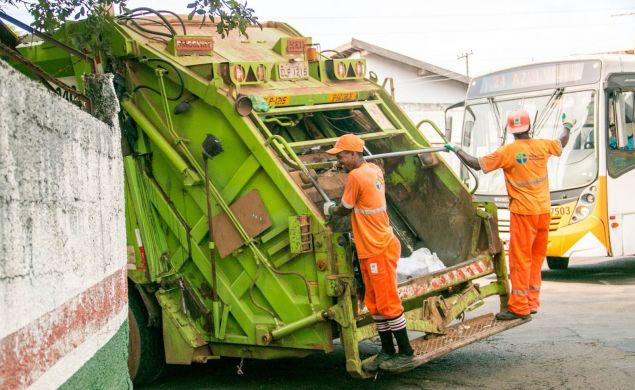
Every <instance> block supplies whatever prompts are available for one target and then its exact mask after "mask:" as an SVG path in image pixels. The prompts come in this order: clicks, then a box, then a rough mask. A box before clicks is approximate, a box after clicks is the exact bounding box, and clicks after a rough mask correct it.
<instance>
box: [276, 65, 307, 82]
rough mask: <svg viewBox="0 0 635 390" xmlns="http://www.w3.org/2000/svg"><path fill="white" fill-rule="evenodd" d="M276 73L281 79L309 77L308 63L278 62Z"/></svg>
mask: <svg viewBox="0 0 635 390" xmlns="http://www.w3.org/2000/svg"><path fill="white" fill-rule="evenodd" d="M278 75H279V76H280V79H282V80H293V79H306V78H309V64H307V63H306V62H289V63H285V64H278Z"/></svg>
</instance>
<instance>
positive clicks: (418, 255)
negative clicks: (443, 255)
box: [397, 248, 446, 283]
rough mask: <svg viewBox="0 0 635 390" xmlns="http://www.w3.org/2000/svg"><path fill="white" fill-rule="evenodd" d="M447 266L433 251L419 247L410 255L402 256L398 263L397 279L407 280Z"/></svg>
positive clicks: (400, 281) (400, 280) (399, 280)
mask: <svg viewBox="0 0 635 390" xmlns="http://www.w3.org/2000/svg"><path fill="white" fill-rule="evenodd" d="M444 268H446V267H445V264H443V262H442V261H441V260H440V259H439V257H437V254H436V253H431V252H430V249H428V248H419V249H417V250H416V251H414V252H412V254H411V255H410V257H402V258H400V259H399V262H398V263H397V281H398V282H399V283H402V282H405V281H406V280H408V279H412V278H416V277H417V276H421V275H425V274H429V273H432V272H436V271H439V270H442V269H444Z"/></svg>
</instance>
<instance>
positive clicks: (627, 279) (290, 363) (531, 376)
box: [146, 258, 635, 390]
mask: <svg viewBox="0 0 635 390" xmlns="http://www.w3.org/2000/svg"><path fill="white" fill-rule="evenodd" d="M543 279H544V281H543V285H542V289H543V306H542V309H541V312H540V313H538V315H536V316H535V318H534V320H533V321H531V322H530V323H528V324H526V325H523V326H520V327H518V328H514V329H512V330H510V331H507V332H503V333H500V334H499V335H496V336H493V337H491V338H489V339H487V340H484V341H481V342H478V343H475V344H472V345H469V346H467V347H465V348H463V349H459V350H457V351H454V352H452V353H450V354H448V355H446V356H444V357H442V358H439V359H437V360H434V361H432V362H431V363H428V364H427V365H424V366H422V367H419V368H418V369H416V370H414V371H411V372H409V373H405V374H402V375H399V376H390V375H383V374H380V375H379V376H378V377H377V379H376V380H372V379H370V380H366V381H362V380H356V379H352V378H350V377H349V376H348V375H347V374H346V371H345V367H344V356H343V352H342V350H341V349H339V348H338V349H337V350H336V351H335V352H334V353H333V354H330V355H322V354H316V355H312V356H310V357H308V358H306V359H299V360H281V361H253V360H245V361H244V364H243V366H242V370H243V372H244V374H242V375H238V374H237V365H239V364H240V360H239V359H221V360H220V361H212V362H209V363H207V364H206V365H195V366H191V367H180V366H175V367H171V368H170V371H169V372H168V375H167V376H166V377H164V378H163V379H162V380H159V381H158V382H157V383H155V384H154V385H152V386H148V387H146V388H148V389H150V388H151V389H213V388H223V389H229V388H235V389H240V388H258V389H287V388H288V389H297V388H301V389H368V388H376V389H611V390H619V389H632V388H633V384H634V383H635V327H634V326H635V258H630V259H616V260H602V261H598V260H594V261H592V262H591V263H589V264H584V265H575V266H573V268H572V269H569V270H566V271H549V270H543ZM484 282H488V280H485V281H484ZM497 308H498V307H497V301H496V300H492V299H489V300H488V302H487V303H486V305H485V306H484V307H482V308H480V309H479V310H478V312H476V313H474V314H473V315H479V314H483V313H486V312H494V311H496V310H497ZM378 349H379V346H378V345H377V344H373V343H364V345H363V351H364V352H365V354H366V356H368V354H370V353H373V352H376V351H377V350H378Z"/></svg>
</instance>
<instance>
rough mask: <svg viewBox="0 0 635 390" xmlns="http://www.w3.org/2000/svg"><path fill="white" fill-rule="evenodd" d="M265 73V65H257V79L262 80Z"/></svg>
mask: <svg viewBox="0 0 635 390" xmlns="http://www.w3.org/2000/svg"><path fill="white" fill-rule="evenodd" d="M266 73H267V69H266V68H265V66H264V65H263V64H260V65H258V67H257V68H256V78H257V79H258V81H264V80H265V74H266Z"/></svg>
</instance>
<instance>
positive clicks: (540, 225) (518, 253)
mask: <svg viewBox="0 0 635 390" xmlns="http://www.w3.org/2000/svg"><path fill="white" fill-rule="evenodd" d="M549 223H550V216H549V214H540V215H521V214H515V213H511V221H510V227H509V230H510V236H511V237H510V241H509V273H510V275H511V280H512V291H511V295H510V296H509V301H507V308H508V309H509V311H511V312H513V313H515V314H519V315H526V314H529V312H530V311H538V308H539V307H540V284H541V281H542V278H541V270H542V263H543V262H544V261H545V256H546V255H547V235H548V233H549Z"/></svg>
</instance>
